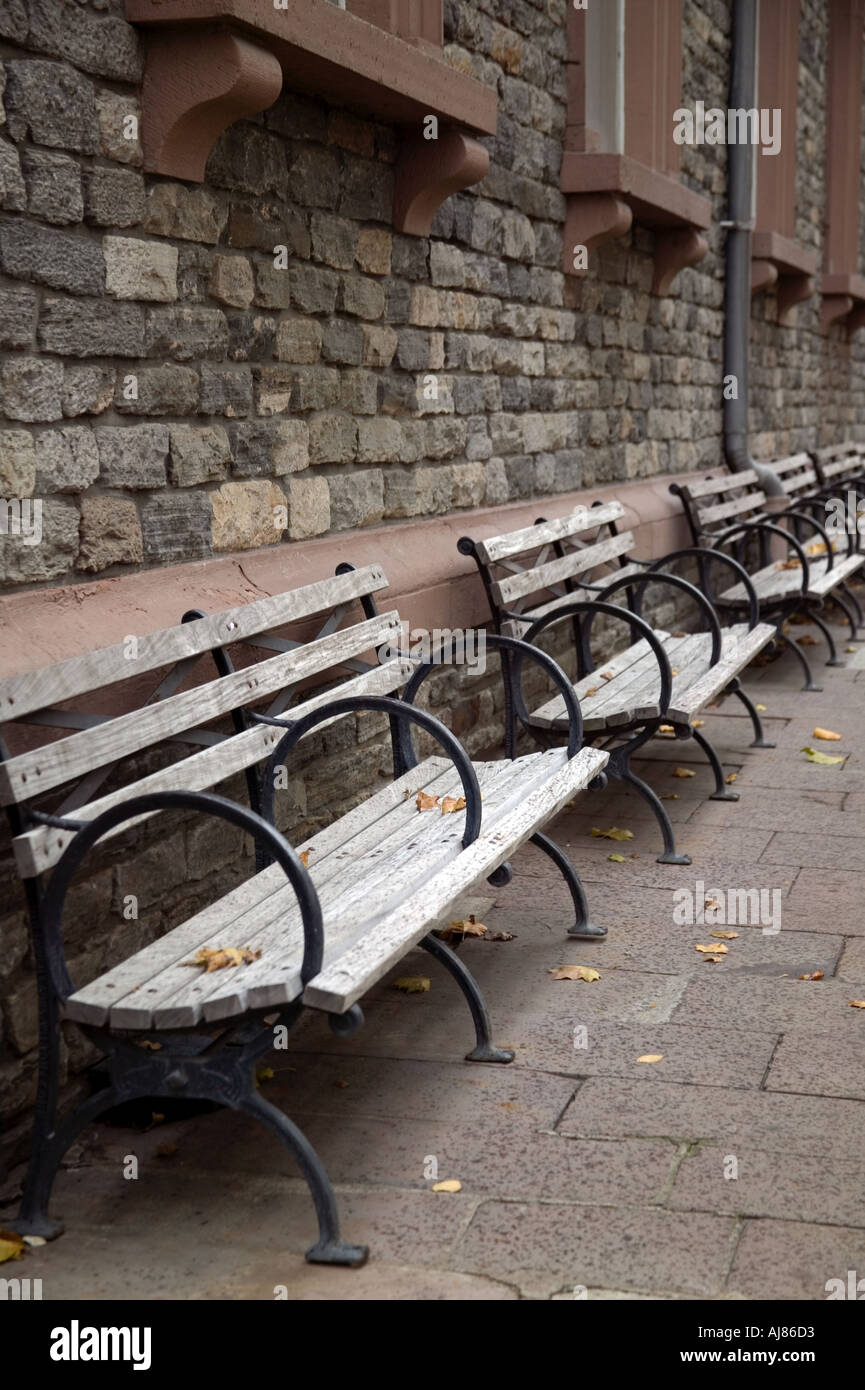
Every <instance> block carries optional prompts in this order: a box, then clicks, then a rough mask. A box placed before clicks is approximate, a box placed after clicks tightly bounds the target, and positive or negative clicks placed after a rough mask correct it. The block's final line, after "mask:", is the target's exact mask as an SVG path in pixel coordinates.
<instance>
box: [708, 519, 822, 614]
mask: <svg viewBox="0 0 865 1390" xmlns="http://www.w3.org/2000/svg"><path fill="white" fill-rule="evenodd" d="M783 515H784V516H789V515H790V513H789V512H784V513H783ZM749 531H771V532H772V533H773V535H776V536H781V537H782V539H783V540H785V541H786V543H787V544H788V545H792V547H793V549H794V550H795V551H796V553H797V554H798V556H799V559H800V561H801V564H802V589H801V594H802V597H803V598H807V596H808V574H809V571H808V556H807V555H806V554H805V551H804V549H803V547H802V543H801V541H800V540H799V539H798V537H796V536H794V535H793V533H792V532H791V531H785V530H784V528H783V526H776V525H775V523H774V522H772V521H737V522H736V524H735V525H734V526H728V527H727V529H726V530H725V531H719V532H718V534H717V536H716V537H715V538H714V544H713V545H712V549H713V550H716V549H717V548H718V546H720V545H726V544H727V542H728V541H731V540H733V539H735V537H737V536H738V537H740V539H743V538H744V536H745V535H746V533H747V532H749Z"/></svg>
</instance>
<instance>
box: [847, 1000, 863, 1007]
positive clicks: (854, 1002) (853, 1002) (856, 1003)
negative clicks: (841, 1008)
mask: <svg viewBox="0 0 865 1390" xmlns="http://www.w3.org/2000/svg"><path fill="white" fill-rule="evenodd" d="M850 1008H851V1009H865V999H851V1000H850Z"/></svg>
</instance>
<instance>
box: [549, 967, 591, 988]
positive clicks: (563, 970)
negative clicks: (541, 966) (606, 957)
mask: <svg viewBox="0 0 865 1390" xmlns="http://www.w3.org/2000/svg"><path fill="white" fill-rule="evenodd" d="M550 974H551V975H552V977H553V979H554V980H585V982H586V984H587V985H590V984H592V983H593V982H594V981H595V980H599V979H600V978H601V972H600V970H593V969H592V967H591V966H590V965H560V966H559V968H558V970H551V971H550Z"/></svg>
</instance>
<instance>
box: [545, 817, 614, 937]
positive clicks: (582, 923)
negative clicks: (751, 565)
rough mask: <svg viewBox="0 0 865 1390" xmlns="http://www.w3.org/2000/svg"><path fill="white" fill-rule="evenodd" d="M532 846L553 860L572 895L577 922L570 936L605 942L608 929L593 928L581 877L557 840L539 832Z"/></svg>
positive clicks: (569, 931)
mask: <svg viewBox="0 0 865 1390" xmlns="http://www.w3.org/2000/svg"><path fill="white" fill-rule="evenodd" d="M529 843H530V844H532V845H537V847H538V849H540V850H543V852H544V854H546V855H548V856H549V857H550V859H552V861H553V863H554V864H555V866H556V868H557V869H558V870H559V873H560V874H561V875H562V877H563V878H564V880H565V883H566V884H567V885H568V888H569V890H570V894H571V901H572V902H573V904H574V913H575V916H576V921H575V922H574V925H573V926H572V927H568V936H569V937H572V938H575V939H576V940H577V941H603V940H604V938H605V937H606V935H607V928H606V927H596V926H593V925H592V924H591V923H590V921H589V903H588V899H587V898H586V893H585V889H584V888H583V885H582V883H581V882H580V876H579V874H578V873H577V871H576V869H575V868H574V865H573V864H572V863H571V861H570V859H569V858H568V856H567V855H566V854H565V853H564V851H563V850H561V849H560V848H559V846H558V845H557V844H556V842H555V840H551V839H550V837H549V836H548V835H542V834H541V833H540V831H537V832H536V833H535V834H534V835H533V836H532V837H531V840H530V841H529Z"/></svg>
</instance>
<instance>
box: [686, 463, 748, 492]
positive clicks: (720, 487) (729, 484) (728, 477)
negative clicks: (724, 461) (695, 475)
mask: <svg viewBox="0 0 865 1390" xmlns="http://www.w3.org/2000/svg"><path fill="white" fill-rule="evenodd" d="M754 483H759V479H758V477H757V474H756V473H755V472H754V470H753V469H752V468H746V469H744V470H743V471H742V472H741V473H722V474H719V476H718V477H717V478H700V479H698V480H697V481H696V482H691V483H688V484H687V489H688V495H689V497H692V498H697V497H711V496H714V494H715V493H722V492H729V491H730V489H731V488H734V487H751V486H752V485H753V484H754Z"/></svg>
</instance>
